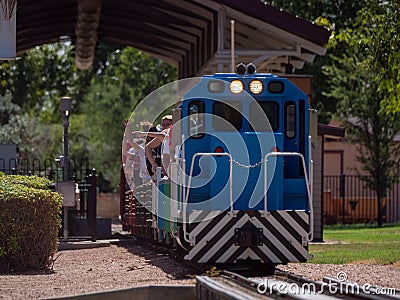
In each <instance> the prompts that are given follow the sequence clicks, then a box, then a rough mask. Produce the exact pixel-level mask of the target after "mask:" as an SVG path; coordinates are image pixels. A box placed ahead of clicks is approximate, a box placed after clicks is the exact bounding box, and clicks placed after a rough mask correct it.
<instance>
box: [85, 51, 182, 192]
mask: <svg viewBox="0 0 400 300" xmlns="http://www.w3.org/2000/svg"><path fill="white" fill-rule="evenodd" d="M108 61H109V67H108V68H106V69H105V70H104V74H103V76H102V78H101V79H100V80H98V82H96V83H93V84H92V85H91V86H90V89H89V91H88V94H87V95H86V97H85V98H84V101H83V103H82V104H81V113H82V114H83V115H84V116H85V117H84V119H83V120H84V126H83V128H84V131H85V133H84V135H86V136H87V137H88V138H89V143H88V153H89V159H90V162H91V163H93V166H94V167H95V168H96V169H97V170H99V173H101V175H102V176H103V177H104V179H105V180H106V181H108V182H109V183H110V188H111V189H115V188H116V187H117V185H118V183H119V174H120V173H119V172H120V167H121V144H122V139H123V133H124V130H125V120H127V119H129V117H130V115H131V113H132V111H133V110H134V108H135V107H136V105H137V104H138V103H139V102H140V101H141V100H142V99H143V98H144V97H146V96H147V95H148V94H150V93H151V92H152V91H154V90H156V89H157V88H158V87H160V86H162V85H164V84H166V83H168V82H170V81H173V80H175V79H176V69H175V68H174V67H172V66H170V65H168V64H166V63H164V62H162V61H160V60H158V59H154V58H152V57H150V56H149V55H148V54H145V53H143V52H141V51H138V50H136V49H134V48H131V47H126V48H124V49H123V50H116V51H114V52H113V53H111V55H110V56H109V57H108ZM83 128H82V129H83Z"/></svg>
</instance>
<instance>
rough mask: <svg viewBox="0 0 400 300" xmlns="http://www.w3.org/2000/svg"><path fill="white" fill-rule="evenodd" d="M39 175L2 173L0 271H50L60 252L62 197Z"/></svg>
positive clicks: (0, 189)
mask: <svg viewBox="0 0 400 300" xmlns="http://www.w3.org/2000/svg"><path fill="white" fill-rule="evenodd" d="M50 183H51V182H50V181H49V180H47V179H46V178H43V177H37V176H20V175H4V174H3V173H0V270H1V271H11V270H14V271H26V270H39V269H47V268H49V267H50V266H51V265H52V261H53V256H54V254H55V253H56V252H57V238H58V231H59V228H60V226H61V217H60V216H61V204H62V197H61V195H60V194H58V193H55V192H51V191H50V190H49V186H50Z"/></svg>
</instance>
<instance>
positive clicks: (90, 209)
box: [87, 169, 97, 242]
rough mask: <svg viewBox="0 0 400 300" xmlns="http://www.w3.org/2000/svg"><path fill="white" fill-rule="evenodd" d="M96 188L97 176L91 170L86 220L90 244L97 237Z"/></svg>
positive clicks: (94, 171)
mask: <svg viewBox="0 0 400 300" xmlns="http://www.w3.org/2000/svg"><path fill="white" fill-rule="evenodd" d="M96 188H97V176H96V170H95V169H93V170H92V172H91V173H90V174H89V187H88V202H87V218H88V225H89V229H90V233H91V240H92V242H95V241H96V235H97V220H96V217H97V216H96V207H97V195H96V194H97V193H96Z"/></svg>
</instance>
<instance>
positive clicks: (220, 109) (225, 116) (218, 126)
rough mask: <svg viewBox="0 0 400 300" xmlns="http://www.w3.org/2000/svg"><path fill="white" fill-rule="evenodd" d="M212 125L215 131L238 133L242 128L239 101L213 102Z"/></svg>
mask: <svg viewBox="0 0 400 300" xmlns="http://www.w3.org/2000/svg"><path fill="white" fill-rule="evenodd" d="M212 125H213V128H214V129H215V130H217V131H236V130H238V131H239V130H240V129H241V128H242V104H241V103H240V102H239V101H229V104H228V103H224V102H215V103H214V105H213V118H212Z"/></svg>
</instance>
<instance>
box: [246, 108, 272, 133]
mask: <svg viewBox="0 0 400 300" xmlns="http://www.w3.org/2000/svg"><path fill="white" fill-rule="evenodd" d="M265 117H267V118H268V121H269V124H270V125H271V126H269V125H267V124H266V120H265ZM250 126H251V128H252V130H254V131H258V132H267V131H271V130H272V131H277V130H278V129H279V104H278V103H277V102H275V101H257V102H252V103H250Z"/></svg>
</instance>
